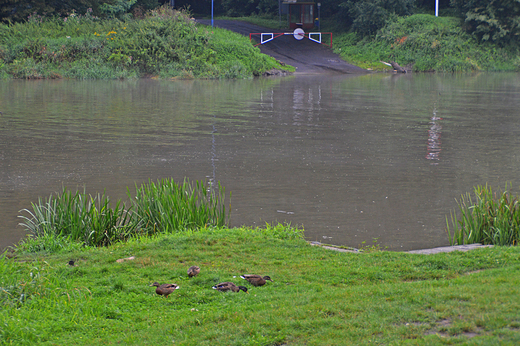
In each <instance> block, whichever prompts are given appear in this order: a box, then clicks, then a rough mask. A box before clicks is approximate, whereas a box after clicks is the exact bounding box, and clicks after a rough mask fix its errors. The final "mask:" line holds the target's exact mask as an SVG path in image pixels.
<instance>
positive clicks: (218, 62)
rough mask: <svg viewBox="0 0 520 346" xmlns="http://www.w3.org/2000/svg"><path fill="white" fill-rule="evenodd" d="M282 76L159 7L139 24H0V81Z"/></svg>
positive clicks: (269, 63)
mask: <svg viewBox="0 0 520 346" xmlns="http://www.w3.org/2000/svg"><path fill="white" fill-rule="evenodd" d="M273 68H277V69H285V70H287V69H288V68H289V69H290V67H282V66H280V64H279V63H278V62H276V60H275V59H273V58H271V57H268V56H266V55H264V54H261V53H260V50H259V49H258V48H254V47H252V45H251V44H250V42H249V40H248V39H247V38H246V37H244V36H241V35H238V34H233V33H229V32H227V31H224V30H221V29H217V28H208V27H205V26H200V25H196V24H195V22H194V21H193V20H192V19H191V18H190V16H189V13H185V12H181V11H173V10H171V9H169V8H168V7H161V8H159V9H157V10H154V11H150V12H149V13H148V14H147V15H146V17H145V18H144V19H126V20H118V19H109V20H100V19H99V18H97V17H94V16H91V15H90V14H89V13H86V14H85V15H76V14H74V13H72V14H71V15H69V16H68V17H66V18H45V17H40V16H32V17H31V18H29V20H28V21H27V22H25V23H15V24H10V25H5V24H0V77H1V78H24V79H37V78H78V79H115V78H139V77H150V76H152V77H159V78H250V77H253V76H259V75H262V73H264V72H265V71H267V70H270V69H273Z"/></svg>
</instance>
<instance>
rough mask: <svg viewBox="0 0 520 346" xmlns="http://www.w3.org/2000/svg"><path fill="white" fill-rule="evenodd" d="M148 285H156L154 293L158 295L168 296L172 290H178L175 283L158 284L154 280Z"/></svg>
mask: <svg viewBox="0 0 520 346" xmlns="http://www.w3.org/2000/svg"><path fill="white" fill-rule="evenodd" d="M150 286H156V287H157V288H156V289H155V293H157V294H158V295H160V296H165V297H166V298H168V295H170V294H171V293H172V292H173V291H175V290H178V289H179V288H180V286H177V285H176V284H162V285H159V283H158V282H154V283H153V284H151V285H150Z"/></svg>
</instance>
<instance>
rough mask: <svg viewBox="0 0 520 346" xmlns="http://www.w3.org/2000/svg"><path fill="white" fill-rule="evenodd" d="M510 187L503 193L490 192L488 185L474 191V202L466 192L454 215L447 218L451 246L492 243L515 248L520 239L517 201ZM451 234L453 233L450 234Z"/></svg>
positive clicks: (519, 215) (519, 212)
mask: <svg viewBox="0 0 520 346" xmlns="http://www.w3.org/2000/svg"><path fill="white" fill-rule="evenodd" d="M511 189H512V186H511V184H509V189H508V188H507V185H506V187H505V189H504V191H503V192H500V193H496V192H495V193H493V189H492V188H491V187H489V186H487V185H485V186H480V185H479V186H476V187H475V188H474V194H475V199H472V198H471V195H470V194H469V193H467V194H466V195H462V196H461V198H460V200H459V201H458V202H457V203H458V205H459V212H460V213H459V216H458V217H457V213H456V212H452V213H451V215H450V219H451V228H450V222H449V220H448V219H446V230H447V232H448V237H449V238H450V242H451V244H452V245H454V244H456V245H462V244H474V243H482V244H493V245H518V241H519V240H520V201H519V199H518V196H513V195H512V194H511V192H510V190H511ZM452 231H453V234H452Z"/></svg>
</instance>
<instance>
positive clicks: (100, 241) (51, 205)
mask: <svg viewBox="0 0 520 346" xmlns="http://www.w3.org/2000/svg"><path fill="white" fill-rule="evenodd" d="M31 205H32V211H31V210H29V209H23V210H22V212H24V213H26V214H29V216H25V215H20V216H19V217H20V218H22V219H23V220H24V222H22V223H20V225H21V226H23V227H24V228H25V229H26V230H28V231H30V232H31V233H32V234H33V236H35V237H37V238H42V239H45V238H48V237H49V236H51V237H54V238H68V239H69V240H71V241H81V242H83V243H84V244H85V245H87V246H104V245H109V244H111V243H113V242H115V241H118V240H124V239H126V238H128V237H129V236H130V235H131V234H132V233H133V232H134V230H135V227H136V224H132V223H131V222H130V213H129V211H128V210H127V209H126V208H125V205H124V203H122V202H121V201H120V200H118V201H117V202H116V203H115V205H114V206H113V207H111V206H110V199H109V198H108V196H107V195H106V194H105V193H103V194H97V195H94V196H91V195H87V194H86V193H85V192H83V193H80V192H79V191H77V192H76V193H72V192H71V191H68V190H67V189H66V188H64V189H63V192H62V193H61V194H60V193H58V194H56V195H52V194H51V195H50V196H49V198H47V199H46V200H42V199H41V198H39V199H38V203H31Z"/></svg>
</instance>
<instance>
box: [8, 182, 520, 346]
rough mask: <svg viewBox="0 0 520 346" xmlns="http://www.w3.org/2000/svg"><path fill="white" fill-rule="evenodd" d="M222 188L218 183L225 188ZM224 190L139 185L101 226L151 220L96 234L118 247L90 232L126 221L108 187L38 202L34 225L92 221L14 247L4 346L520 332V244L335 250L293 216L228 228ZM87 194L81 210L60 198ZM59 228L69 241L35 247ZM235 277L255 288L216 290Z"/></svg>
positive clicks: (428, 340) (426, 338) (486, 337)
mask: <svg viewBox="0 0 520 346" xmlns="http://www.w3.org/2000/svg"><path fill="white" fill-rule="evenodd" d="M212 189H217V190H218V191H217V192H215V193H211V192H210V191H211V190H212ZM223 192H224V191H223V189H222V188H221V187H219V188H216V187H212V186H210V185H206V184H203V183H199V182H196V183H195V184H193V183H189V182H188V181H185V182H184V183H183V184H180V185H176V184H175V183H173V181H171V180H161V181H158V182H157V183H152V182H149V183H148V184H143V185H141V186H140V187H137V186H136V194H135V197H133V195H129V198H130V199H131V201H132V202H131V206H130V207H129V208H128V210H127V214H125V213H116V214H121V215H125V216H124V217H123V219H122V220H124V221H119V222H115V223H103V222H99V224H105V226H104V227H107V226H106V225H109V224H110V225H112V226H111V227H113V228H115V229H118V230H119V229H122V230H125V227H124V226H127V227H130V226H131V225H133V223H134V222H138V224H139V226H138V227H135V228H134V229H139V228H140V227H143V228H144V229H145V230H148V231H143V232H133V233H132V234H130V235H128V234H127V233H124V232H123V234H127V235H128V237H127V238H126V239H124V240H125V241H124V242H122V241H119V239H111V238H109V239H111V241H108V242H107V241H106V239H107V238H103V237H102V238H101V239H105V240H102V241H101V242H100V243H98V244H95V245H104V246H94V244H93V242H92V241H93V239H96V237H94V236H91V237H87V238H85V237H84V234H90V233H92V232H93V231H94V228H92V227H93V226H92V225H94V224H96V222H92V221H89V220H91V219H92V220H101V217H100V216H101V214H107V215H109V216H110V217H108V219H111V220H112V219H114V218H113V213H111V212H108V209H110V208H109V206H110V203H109V202H108V201H107V199H108V197H106V196H105V195H101V197H97V198H92V197H91V196H88V197H87V196H86V195H85V194H81V193H79V194H78V193H76V194H72V193H70V192H67V190H65V192H63V193H62V194H59V195H58V196H54V197H53V196H51V197H50V198H49V199H47V200H46V201H39V203H38V204H35V205H33V211H32V212H29V210H27V211H25V212H24V215H25V216H24V221H25V224H26V227H27V228H29V229H30V230H37V231H38V229H39V228H38V227H39V226H38V225H39V224H41V225H40V226H41V227H47V226H46V225H47V224H48V223H49V222H50V221H49V222H47V221H45V218H41V219H37V218H35V217H30V216H29V217H28V216H26V215H27V214H28V212H29V215H31V214H32V215H33V216H36V214H42V215H51V217H50V218H49V219H48V220H56V217H55V215H56V214H53V212H50V213H49V212H48V211H49V210H51V211H52V210H60V214H62V213H63V212H66V213H70V214H73V215H81V217H77V216H74V217H65V216H63V215H62V216H63V217H61V218H58V219H64V220H75V221H73V222H74V223H72V224H71V223H65V224H68V225H69V226H68V228H71V226H72V227H77V228H81V227H83V229H84V230H83V231H81V232H77V233H78V234H80V236H79V237H77V238H73V236H72V234H74V232H71V231H70V229H69V232H68V233H65V232H66V230H65V229H61V230H60V232H52V231H51V230H50V229H47V230H46V231H45V232H46V234H47V236H43V237H42V236H39V237H36V238H32V240H26V241H22V242H21V243H20V244H19V245H18V246H17V247H15V248H14V252H8V253H4V254H3V255H2V256H1V257H0V305H1V306H2V309H1V310H0V311H1V312H0V326H1V328H0V344H2V345H33V344H38V345H56V344H60V345H61V344H73V345H92V344H107V345H110V344H128V345H157V344H159V345H163V344H178V345H214V344H219V345H284V344H287V345H345V344H356V345H363V344H366V345H368V344H370V345H372V344H384V345H401V344H428V345H437V344H438V345H443V344H468V343H469V344H489V345H492V344H511V345H513V344H518V343H519V342H520V314H519V313H518V311H519V309H520V300H518V296H519V294H520V276H519V275H516V274H517V273H518V272H519V271H520V250H519V248H518V247H494V248H485V249H478V250H473V251H471V252H451V253H441V254H436V255H416V254H407V253H397V252H387V251H376V250H374V249H373V248H372V249H369V250H370V251H367V252H361V253H348V252H347V253H345V252H337V251H330V250H327V249H324V248H321V247H316V246H311V245H309V244H308V243H307V242H306V241H305V240H304V238H303V230H302V229H299V228H297V227H293V226H291V225H288V224H277V225H270V224H266V226H265V227H263V228H250V227H241V228H227V227H225V226H222V225H221V224H220V222H221V221H222V220H225V219H226V215H225V209H222V208H221V206H222V205H223V196H224V194H223ZM170 195H171V196H170ZM74 200H75V201H76V203H78V206H77V207H75V208H68V207H67V208H64V207H57V208H55V209H54V206H68V205H70V203H71V201H74ZM173 200H176V202H175V203H173V202H172V201H173ZM85 201H90V202H88V203H86V202H85ZM190 201H191V202H190ZM208 201H212V202H211V203H206V202H208ZM135 203H137V205H138V206H139V207H136V206H135ZM174 204H175V205H182V206H181V207H179V208H175V207H173V205H174ZM94 205H95V206H94ZM123 205H124V204H122V202H117V203H116V206H119V207H116V208H114V209H113V210H121V209H124V210H126V207H122V206H123ZM51 206H53V207H52V208H51ZM189 206H197V207H196V208H192V207H189ZM170 208H171V209H170ZM76 209H78V210H79V212H78V211H77V210H76ZM201 209H202V213H199V211H200V210H201ZM36 210H40V211H42V212H41V213H40V212H36ZM167 210H171V214H172V215H173V214H175V215H177V216H179V213H178V212H179V211H180V212H183V211H186V212H185V214H193V215H194V216H193V217H190V218H188V219H189V220H202V222H198V223H197V222H186V223H178V225H180V226H175V225H173V224H171V223H170V221H171V220H172V219H174V218H176V217H171V216H169V215H163V214H169V212H167ZM208 210H214V211H215V213H210V212H208ZM134 212H135V213H136V214H138V215H141V216H139V218H141V217H145V215H146V214H149V215H148V216H146V218H145V220H146V221H143V222H139V221H137V220H138V219H139V218H133V216H132V215H128V213H134ZM154 214H155V215H156V216H154V217H152V215H154ZM197 215H204V216H201V217H199V216H197ZM211 215H213V216H211ZM214 215H217V217H214ZM158 216H160V217H158ZM78 219H80V220H82V221H80V222H79V221H77V220H78ZM36 220H38V221H36ZM132 220H134V221H132ZM211 220H213V221H211ZM53 222H55V221H53ZM67 222H69V221H67ZM55 224H56V223H55ZM85 225H88V227H85ZM152 225H153V227H152ZM151 230H154V231H151ZM98 233H103V232H98ZM108 234H112V232H108ZM115 234H117V232H115ZM46 237H47V238H54V239H55V240H56V243H59V245H57V244H56V243H54V244H52V245H53V246H52V247H47V246H40V247H38V246H34V245H35V244H36V243H38V240H39V239H40V240H41V239H42V238H46ZM116 238H117V237H116ZM121 240H123V239H121ZM48 243H49V241H48V240H45V239H44V240H43V241H42V244H48ZM29 244H32V245H30V246H28V245H29ZM109 244H110V245H109ZM121 259H126V260H124V261H121ZM192 265H198V266H200V268H201V270H200V273H199V274H198V275H197V276H196V277H192V278H190V277H189V276H188V275H187V273H186V270H187V268H189V267H190V266H192ZM243 274H261V275H269V276H270V277H271V278H272V279H273V282H269V284H267V285H265V286H262V287H254V286H251V285H250V284H248V283H247V282H246V281H242V280H241V279H240V278H239V276H240V275H243ZM224 281H232V282H233V281H234V282H235V283H237V284H242V285H245V286H247V287H248V292H249V293H250V294H236V293H222V292H217V291H215V290H213V289H211V287H212V286H213V285H215V284H217V283H219V282H224ZM153 282H161V283H175V284H177V285H179V286H180V289H178V290H175V291H174V292H173V293H172V294H170V296H169V297H168V299H165V298H164V297H161V296H158V295H157V294H156V293H155V287H150V284H151V283H153Z"/></svg>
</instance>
